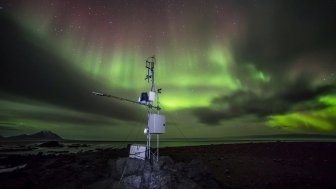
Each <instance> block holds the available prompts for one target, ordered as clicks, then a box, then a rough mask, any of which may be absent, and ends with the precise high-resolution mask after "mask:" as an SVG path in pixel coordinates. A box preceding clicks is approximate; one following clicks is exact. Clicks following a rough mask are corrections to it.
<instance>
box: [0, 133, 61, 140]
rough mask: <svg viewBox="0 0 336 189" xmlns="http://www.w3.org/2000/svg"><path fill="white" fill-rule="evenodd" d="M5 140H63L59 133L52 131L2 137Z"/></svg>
mask: <svg viewBox="0 0 336 189" xmlns="http://www.w3.org/2000/svg"><path fill="white" fill-rule="evenodd" d="M1 139H3V140H63V139H62V138H61V137H60V136H58V135H57V134H55V133H53V132H51V131H40V132H37V133H33V134H29V135H27V134H22V135H16V136H10V137H2V138H1Z"/></svg>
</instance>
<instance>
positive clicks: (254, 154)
mask: <svg viewBox="0 0 336 189" xmlns="http://www.w3.org/2000/svg"><path fill="white" fill-rule="evenodd" d="M160 153H161V158H160V161H159V164H155V163H150V162H145V161H142V160H135V159H129V158H127V156H128V149H104V150H99V151H97V152H82V153H77V154H49V155H44V154H42V153H41V154H38V155H1V154H0V165H2V166H4V165H7V166H9V167H13V166H20V165H26V166H24V167H23V168H20V169H17V170H15V171H12V172H7V173H0V183H1V188H2V189H5V188H118V186H119V188H336V179H335V176H336V143H330V142H274V143H248V144H222V145H210V146H195V147H171V148H163V149H160ZM120 178H122V179H120Z"/></svg>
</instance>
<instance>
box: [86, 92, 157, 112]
mask: <svg viewBox="0 0 336 189" xmlns="http://www.w3.org/2000/svg"><path fill="white" fill-rule="evenodd" d="M92 94H94V95H97V96H104V97H108V98H114V99H118V100H122V101H127V102H132V103H134V104H139V105H143V106H147V107H149V108H150V107H152V108H155V109H157V110H160V109H161V108H160V107H159V106H153V105H151V104H142V103H140V102H137V101H134V100H129V99H127V98H122V97H118V96H113V95H109V94H104V93H99V92H95V91H92Z"/></svg>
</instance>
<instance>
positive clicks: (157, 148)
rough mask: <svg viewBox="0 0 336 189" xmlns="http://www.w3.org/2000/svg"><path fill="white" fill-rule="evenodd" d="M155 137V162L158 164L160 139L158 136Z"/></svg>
mask: <svg viewBox="0 0 336 189" xmlns="http://www.w3.org/2000/svg"><path fill="white" fill-rule="evenodd" d="M156 136H157V137H156V150H157V154H156V155H157V156H156V161H157V162H158V161H159V149H160V138H159V135H158V134H157V135H156Z"/></svg>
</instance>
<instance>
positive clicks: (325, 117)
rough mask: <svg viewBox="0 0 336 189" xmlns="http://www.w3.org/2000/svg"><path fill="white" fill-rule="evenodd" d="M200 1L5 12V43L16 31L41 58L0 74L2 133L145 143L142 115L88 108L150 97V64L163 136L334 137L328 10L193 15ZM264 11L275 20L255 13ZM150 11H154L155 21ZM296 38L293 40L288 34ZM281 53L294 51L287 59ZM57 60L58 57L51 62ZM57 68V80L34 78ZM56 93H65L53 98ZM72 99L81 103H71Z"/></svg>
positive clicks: (53, 4)
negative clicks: (152, 62) (149, 61)
mask: <svg viewBox="0 0 336 189" xmlns="http://www.w3.org/2000/svg"><path fill="white" fill-rule="evenodd" d="M203 3H204V2H203V1H195V2H194V1H193V2H191V1H173V3H172V4H169V3H168V2H161V1H160V2H152V3H143V4H142V3H141V1H136V2H133V1H124V2H119V1H116V2H103V3H102V2H100V1H85V2H82V3H75V2H65V1H64V2H63V1H50V2H49V1H44V2H43V3H41V2H39V1H32V2H29V3H28V2H24V1H14V2H13V3H12V4H6V3H4V4H3V5H1V7H3V8H2V9H1V15H0V16H1V19H2V20H5V21H6V23H8V24H9V25H10V27H9V29H8V30H6V31H7V33H6V34H9V33H11V32H10V29H11V27H12V29H13V28H14V29H13V30H15V29H17V30H19V32H17V33H18V34H17V35H18V36H20V39H18V41H19V40H21V41H19V42H22V41H23V42H24V43H26V44H27V46H31V48H32V49H35V50H36V51H38V52H37V53H36V54H37V55H36V56H34V55H31V54H30V55H28V58H29V60H28V61H27V60H25V59H24V58H22V60H21V59H20V58H17V59H15V60H16V61H17V66H18V67H15V66H13V65H11V66H8V67H6V68H7V69H5V72H6V73H7V74H6V73H4V74H2V75H3V76H2V77H3V78H2V86H4V87H2V89H1V91H0V94H1V96H0V97H1V99H0V104H1V106H0V107H1V108H0V132H1V135H12V134H15V133H22V132H25V133H29V132H34V131H38V130H52V131H55V132H57V133H59V134H60V135H61V136H63V137H65V138H76V139H94V140H123V139H125V138H127V137H129V138H132V139H142V138H143V136H142V135H141V132H142V131H141V130H142V129H143V127H144V126H145V125H146V111H145V109H144V108H142V107H138V106H133V105H131V104H125V103H124V102H118V101H117V102H116V101H113V100H112V101H111V100H110V99H95V98H98V97H94V96H89V95H90V94H89V93H90V92H91V91H95V90H98V91H102V92H106V93H109V94H113V95H117V96H118V95H119V96H123V97H126V98H130V99H135V100H136V99H137V98H138V95H139V94H140V93H141V92H142V91H147V90H149V84H148V83H147V82H146V81H145V80H144V78H145V74H146V70H145V60H146V58H147V57H149V56H152V55H155V57H156V59H157V61H158V62H157V65H156V76H157V77H156V82H157V85H158V87H159V88H163V93H162V95H161V96H160V101H161V105H162V108H163V112H164V113H165V114H166V115H167V119H168V132H167V134H165V136H163V137H164V138H182V137H184V136H183V135H185V136H186V137H190V138H198V137H201V138H218V137H228V136H244V135H257V134H259V135H260V134H280V133H328V134H335V131H336V125H335V122H336V103H335V102H336V97H335V95H336V91H335V77H336V76H335V72H334V70H335V69H334V68H335V66H334V65H335V64H334V62H335V60H336V59H335V58H336V57H335V54H336V53H335V44H336V43H333V42H334V41H335V37H334V36H333V35H331V34H332V32H330V30H332V29H331V28H330V26H331V25H333V24H332V21H330V22H328V20H325V18H326V17H327V16H330V15H329V14H331V15H332V17H333V18H335V14H334V13H331V12H332V10H329V9H326V7H325V6H323V5H320V4H319V6H316V7H315V8H313V7H314V6H313V5H311V4H314V3H311V4H309V3H307V4H308V5H305V6H302V7H301V8H300V11H297V12H295V10H292V9H291V11H293V12H290V14H289V15H288V18H281V19H283V20H282V21H281V22H276V20H277V19H279V17H280V16H281V15H282V14H283V13H282V11H283V10H286V9H288V7H290V6H294V4H295V3H290V2H284V3H283V4H279V3H275V2H274V1H270V2H268V3H265V2H256V3H255V4H253V3H251V2H245V3H243V2H231V1H223V2H222V1H209V2H208V3H207V4H206V5H204V8H201V7H202V6H203ZM279 7H280V8H279ZM266 9H270V10H271V11H274V12H272V13H269V12H267V11H262V12H260V10H266ZM315 9H316V10H315ZM147 10H155V11H154V13H153V14H155V16H153V15H151V14H149V13H148V11H147ZM229 10H230V11H229ZM218 11H219V13H218ZM307 11H313V12H314V11H316V12H319V11H325V13H324V14H321V15H318V16H319V17H318V18H315V17H309V16H308V17H309V18H308V21H302V20H301V19H297V18H296V19H293V20H294V21H291V20H290V19H291V17H290V16H292V17H295V16H297V15H296V14H300V16H302V15H305V14H307V13H306V12H307ZM313 18H314V19H317V21H316V22H317V23H319V20H323V19H324V20H325V21H324V22H322V23H320V25H319V27H320V28H322V29H321V30H320V31H315V30H313V31H308V32H307V31H306V29H307V27H308V28H309V27H310V26H309V25H310V24H311V23H310V22H315V20H313ZM309 19H312V20H309ZM331 20H332V19H331ZM260 24H263V25H262V26H263V27H262V28H261V27H259V26H260ZM292 24H293V25H295V24H296V25H298V26H296V27H294V28H292V30H293V31H292V32H291V33H288V32H290V31H291V29H290V28H287V27H283V26H287V25H289V26H290V25H292ZM272 27H274V28H272ZM333 30H334V29H333ZM6 31H5V32H6ZM327 31H328V32H327ZM305 32H306V33H305ZM323 32H325V33H323ZM298 33H302V36H301V37H297V35H295V34H298ZM330 33H331V34H330ZM329 34H330V35H329ZM322 37H324V38H329V40H325V39H324V38H322ZM295 38H298V39H296V41H294V40H293V41H290V40H291V39H295ZM315 38H316V39H315ZM258 40H259V41H258ZM282 40H285V41H287V42H283V41H282ZM304 40H308V41H311V42H310V43H309V42H306V43H303V42H302V41H304ZM7 41H8V40H6V42H7ZM296 43H300V45H297V46H295V45H296ZM287 45H288V46H290V45H292V46H295V47H297V49H295V51H293V52H288V49H287V48H288V47H287ZM4 46H5V47H6V46H7V47H8V46H9V47H11V46H14V45H13V44H12V43H10V42H8V43H7V44H4ZM314 47H316V49H315V48H314ZM317 47H318V48H317ZM15 48H16V47H15ZM15 48H14V47H13V48H8V50H7V52H8V53H7V54H8V55H6V60H5V62H4V63H5V64H8V65H10V64H12V61H11V57H10V55H13V54H15V53H13V52H14V50H13V49H15ZM18 48H19V47H18ZM289 50H290V49H289ZM36 51H35V52H36ZM40 52H41V53H42V55H41V56H42V58H41V57H40V55H39V54H40ZM36 57H38V58H36ZM54 57H57V58H56V59H57V60H56V59H55V60H52V61H51V60H50V59H49V58H51V59H53V58H54ZM36 61H39V63H38V64H36ZM24 62H26V63H27V64H30V66H31V68H30V69H31V70H33V71H29V74H33V75H35V74H36V75H39V74H41V73H43V72H45V73H43V74H45V75H43V78H44V79H45V80H46V82H48V85H49V84H50V86H43V87H42V88H39V87H40V84H34V81H33V80H30V79H29V77H26V78H21V79H17V80H14V79H8V78H11V75H10V73H15V72H16V71H18V70H16V71H15V70H14V68H16V69H21V68H20V64H22V63H24ZM55 64H57V70H58V71H61V72H56V71H55V72H53V70H43V69H42V68H41V71H40V72H36V73H35V72H34V69H33V68H34V66H36V65H37V66H38V65H44V66H45V67H48V66H51V65H52V66H51V67H53V66H55ZM26 66H29V65H26ZM62 70H64V72H63V71H62ZM70 71H71V73H69V72H70ZM18 73H23V74H22V75H19V76H17V77H25V76H29V74H27V73H28V71H27V70H24V69H22V70H20V71H18ZM48 73H50V75H48ZM25 74H27V75H25ZM68 75H73V78H75V79H71V76H68ZM63 76H64V78H63ZM65 76H67V77H65ZM55 78H59V79H55ZM65 78H67V79H69V78H70V80H71V82H69V83H68V84H66V86H67V87H62V86H59V85H62V84H60V83H62V82H63V83H64V82H68V81H69V80H66V79H65ZM9 80H10V81H11V82H8V81H9ZM22 80H24V81H27V83H26V84H25V83H22V82H19V81H22ZM49 81H50V82H49ZM76 81H78V82H77V83H76ZM39 82H40V81H39ZM53 84H55V85H56V87H55V86H52V85H53ZM14 85H15V86H14ZM18 85H28V86H27V88H28V89H25V88H26V87H20V86H18ZM30 85H31V86H30ZM72 86H73V87H74V88H72ZM49 87H50V90H49ZM56 89H64V90H66V91H67V92H66V93H67V94H63V93H62V91H57V92H56V93H53V94H51V93H52V92H53V91H54V90H56ZM30 90H36V91H38V92H36V93H35V92H31V91H30ZM72 92H73V93H74V94H76V95H77V96H81V97H79V98H75V97H70V93H72ZM41 93H42V94H41ZM56 94H57V95H59V96H58V97H57V96H56ZM62 95H65V97H63V96H62ZM66 95H69V96H66ZM70 100H71V102H70ZM76 100H78V103H76V102H74V101H76ZM67 103H69V104H70V105H68V104H67ZM90 103H91V104H90ZM99 105H100V106H99ZM91 108H93V109H94V110H92V109H91ZM100 108H101V110H99V109H100ZM106 110H108V111H106ZM131 114H132V115H131ZM180 131H182V132H183V133H184V134H183V133H181V132H180ZM139 133H140V134H139Z"/></svg>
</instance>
